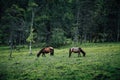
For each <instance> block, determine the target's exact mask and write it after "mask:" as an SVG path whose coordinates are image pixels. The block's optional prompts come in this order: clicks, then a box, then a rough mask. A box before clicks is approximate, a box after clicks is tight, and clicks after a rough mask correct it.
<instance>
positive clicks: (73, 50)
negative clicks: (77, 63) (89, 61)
mask: <svg viewBox="0 0 120 80" xmlns="http://www.w3.org/2000/svg"><path fill="white" fill-rule="evenodd" d="M72 52H74V53H78V57H79V56H80V52H82V54H83V56H85V55H86V53H85V52H84V51H83V50H82V49H81V48H79V47H72V48H70V49H69V57H71V54H72Z"/></svg>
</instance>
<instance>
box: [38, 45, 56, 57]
mask: <svg viewBox="0 0 120 80" xmlns="http://www.w3.org/2000/svg"><path fill="white" fill-rule="evenodd" d="M47 53H50V55H51V56H53V55H54V48H53V47H45V48H43V49H41V50H40V51H39V52H38V53H37V57H39V56H40V55H41V54H42V56H45V54H47Z"/></svg>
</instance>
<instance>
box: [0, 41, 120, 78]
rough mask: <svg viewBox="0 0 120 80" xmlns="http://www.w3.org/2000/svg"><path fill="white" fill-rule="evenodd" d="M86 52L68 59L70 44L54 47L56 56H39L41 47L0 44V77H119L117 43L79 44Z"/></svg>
mask: <svg viewBox="0 0 120 80" xmlns="http://www.w3.org/2000/svg"><path fill="white" fill-rule="evenodd" d="M79 46H80V47H81V48H82V49H83V50H84V51H85V52H86V53H87V54H86V57H82V56H81V57H78V56H77V54H72V56H71V58H68V52H69V48H70V47H72V45H70V46H63V47H61V48H55V55H54V56H49V54H46V57H42V56H40V57H39V58H38V59H36V53H37V52H38V51H39V50H40V49H41V48H33V55H31V56H29V54H28V49H27V48H22V49H21V50H20V52H19V51H16V50H14V51H13V55H12V56H13V58H11V59H9V52H10V51H9V48H8V47H0V80H120V43H85V44H82V45H79Z"/></svg>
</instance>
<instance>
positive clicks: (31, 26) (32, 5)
mask: <svg viewBox="0 0 120 80" xmlns="http://www.w3.org/2000/svg"><path fill="white" fill-rule="evenodd" d="M28 5H29V8H28V10H29V11H31V16H32V17H31V25H30V34H29V37H28V38H27V41H28V42H30V45H29V53H30V55H31V54H32V48H31V47H32V42H34V40H33V39H34V34H33V24H34V17H35V13H34V12H35V11H34V10H35V7H37V6H38V5H37V4H36V3H34V2H33V1H32V0H30V1H29V4H28Z"/></svg>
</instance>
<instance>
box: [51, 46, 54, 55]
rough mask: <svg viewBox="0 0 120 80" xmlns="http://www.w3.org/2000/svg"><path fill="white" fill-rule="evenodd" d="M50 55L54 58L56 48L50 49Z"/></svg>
mask: <svg viewBox="0 0 120 80" xmlns="http://www.w3.org/2000/svg"><path fill="white" fill-rule="evenodd" d="M50 55H51V56H54V48H53V47H50Z"/></svg>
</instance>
